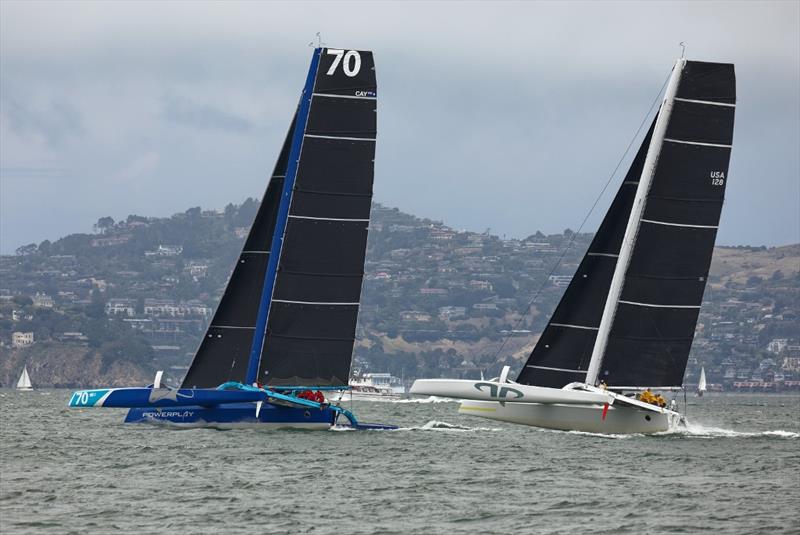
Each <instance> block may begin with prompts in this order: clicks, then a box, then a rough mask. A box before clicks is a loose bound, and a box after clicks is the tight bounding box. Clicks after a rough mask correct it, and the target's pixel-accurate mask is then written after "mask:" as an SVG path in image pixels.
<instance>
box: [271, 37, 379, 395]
mask: <svg viewBox="0 0 800 535" xmlns="http://www.w3.org/2000/svg"><path fill="white" fill-rule="evenodd" d="M318 53H319V56H318V58H317V67H316V72H315V73H314V77H313V85H312V90H311V91H310V94H306V95H304V97H303V98H305V99H308V101H307V102H306V107H305V108H304V107H303V106H302V105H301V113H302V112H303V111H304V112H305V117H303V116H302V115H301V116H300V118H299V119H298V124H302V126H303V129H302V131H300V132H297V133H296V135H295V137H296V140H298V141H299V142H300V143H299V146H297V147H293V151H294V150H297V152H296V153H295V152H292V155H294V154H296V155H297V156H296V160H295V161H296V166H295V167H294V169H292V167H293V166H292V163H294V162H292V163H290V165H289V168H290V171H289V172H288V173H287V176H289V175H291V174H293V173H292V171H293V170H294V171H295V173H294V176H293V177H291V178H292V180H293V183H289V182H287V183H286V185H285V189H286V188H291V190H290V191H288V192H287V191H285V192H284V195H285V196H286V197H287V198H286V200H287V202H288V203H289V204H288V206H287V208H288V210H287V211H288V213H287V215H286V219H285V220H284V221H280V220H279V226H280V223H282V224H283V227H284V232H283V234H282V235H281V236H278V230H276V238H278V239H279V241H280V247H279V249H280V252H279V257H276V259H275V260H276V275H275V280H274V288H273V292H272V296H271V297H272V299H271V302H270V304H269V313H268V319H267V324H266V332H265V336H264V339H263V343H262V345H261V354H260V363H259V367H258V375H257V381H258V382H259V383H262V384H266V385H270V386H290V385H291V386H346V385H347V382H348V378H349V373H350V362H351V359H352V352H353V344H354V341H355V330H356V321H357V318H358V309H359V302H360V297H361V281H362V278H363V272H364V257H365V254H366V244H367V229H368V225H369V216H370V206H371V201H372V181H373V171H374V160H375V135H376V112H377V110H376V104H377V102H376V83H375V67H374V62H373V57H372V53H371V52H368V51H356V50H335V49H329V48H326V49H322V50H320V51H318ZM304 119H305V120H304ZM292 158H293V156H290V161H291V160H292ZM287 180H288V179H287ZM287 193H288V196H287ZM273 241H275V239H273ZM273 249H274V248H273ZM268 276H269V274H268Z"/></svg>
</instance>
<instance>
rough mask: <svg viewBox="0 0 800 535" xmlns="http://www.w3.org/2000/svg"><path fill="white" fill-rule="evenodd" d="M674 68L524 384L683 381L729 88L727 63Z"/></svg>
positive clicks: (727, 125)
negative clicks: (665, 93)
mask: <svg viewBox="0 0 800 535" xmlns="http://www.w3.org/2000/svg"><path fill="white" fill-rule="evenodd" d="M675 68H676V69H679V71H678V72H676V73H674V74H673V80H676V82H673V83H671V84H670V87H669V88H668V90H667V93H668V94H667V95H666V97H665V100H664V103H663V104H662V107H661V110H660V112H659V116H657V117H656V119H655V120H654V122H653V125H652V126H651V128H650V131H649V132H648V134H647V136H646V138H645V140H644V143H643V144H642V146H641V147H640V149H639V151H638V153H637V155H636V157H635V159H634V161H633V164H632V165H631V168H630V170H629V171H628V174H627V176H626V177H625V180H624V181H623V183H622V185H621V186H620V189H619V191H618V192H617V195H616V197H615V199H614V201H613V202H612V204H611V207H610V209H609V211H608V213H607V214H606V217H605V219H604V220H603V223H602V224H601V225H600V228H599V230H598V232H597V235H596V236H595V238H594V239H593V241H592V243H591V245H590V246H589V251H588V252H587V253H586V255H585V256H584V258H583V260H582V261H581V264H580V265H579V266H578V270H577V272H576V274H575V276H574V277H573V280H572V282H571V283H570V285H569V287H568V288H567V291H566V292H565V294H564V296H563V297H562V299H561V302H560V303H559V305H558V307H557V308H556V310H555V312H554V313H553V316H552V318H551V320H550V322H549V323H548V325H547V327H546V328H545V330H544V332H543V333H542V336H541V338H540V339H539V341H538V343H537V344H536V346H535V347H534V349H533V352H532V353H531V355H530V357H529V359H528V362H527V363H526V365H525V367H524V368H523V369H522V371H521V372H520V374H519V377H518V378H517V382H519V383H521V384H529V385H535V386H545V387H554V388H559V387H562V386H564V385H566V384H569V383H571V382H586V383H589V384H592V385H594V384H596V383H598V382H600V381H602V382H604V383H606V384H607V385H608V386H610V387H617V388H622V387H673V386H681V384H682V383H683V375H684V372H685V370H686V363H687V360H688V356H689V350H690V348H691V344H692V340H693V338H694V329H695V327H696V324H697V318H698V314H699V309H700V303H701V301H702V298H703V292H704V290H705V286H706V280H707V278H708V271H709V268H710V263H711V255H712V252H713V248H714V241H715V239H716V233H717V226H718V225H719V218H720V213H721V209H722V203H723V200H724V195H725V186H726V183H727V175H728V163H729V159H730V150H731V144H732V138H733V120H734V112H735V102H736V89H735V75H734V69H733V65H730V64H720V63H704V62H693V61H685V60H680V61H679V62H678V63H677V64H676V67H675ZM665 110H666V112H665Z"/></svg>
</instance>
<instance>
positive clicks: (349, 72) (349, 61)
mask: <svg viewBox="0 0 800 535" xmlns="http://www.w3.org/2000/svg"><path fill="white" fill-rule="evenodd" d="M328 55H329V56H333V62H332V63H331V66H330V68H329V69H328V72H327V73H325V74H326V75H327V76H333V74H334V73H335V72H336V67H338V66H339V64H340V63H341V64H342V71H343V72H344V74H345V76H347V77H348V78H352V77H353V76H355V75H356V74H358V71H360V70H361V54H359V53H358V51H356V50H348V51H347V52H346V53H345V51H344V50H338V49H335V48H329V49H328Z"/></svg>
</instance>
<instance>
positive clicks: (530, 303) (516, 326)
mask: <svg viewBox="0 0 800 535" xmlns="http://www.w3.org/2000/svg"><path fill="white" fill-rule="evenodd" d="M671 74H672V70H671V69H670V71H669V73H667V77H666V78H664V83H663V84H661V89H659V90H658V93H656V97H655V98H654V99H653V102H652V103H651V104H650V108H649V109H648V110H647V113H646V114H645V115H644V117H643V118H642V122H641V123H640V124H639V128H637V129H636V133H635V134H634V135H633V137H632V138H631V140H630V142H629V143H628V146H627V148H626V149H625V152H623V153H622V156H620V158H619V161H618V162H617V165H616V166H615V167H614V170H613V171H612V172H611V175H610V176H609V177H608V180H607V181H606V184H605V186H603V189H602V190H600V193H599V194H598V195H597V198H596V199H595V200H594V203H593V204H592V206H591V208H589V211H588V212H587V213H586V216H585V217H584V218H583V221H582V222H581V224H580V226H579V227H578V230H577V231H575V232H573V233H572V236H570V238H569V241H568V242H567V245H565V246H564V249H563V250H562V251H561V254H560V255H559V257H558V258H557V259H556V263H555V265H553V269H551V270H550V273H548V274H547V277H546V278H545V279H544V280H543V282H542V285H541V286H539V289H538V290H537V291H536V293H535V294H534V295H533V298H532V299H531V300H530V301H528V304H527V305H526V306H525V310H524V312H523V313H522V315H521V316H520V317H519V319H518V320H517V322H516V323H515V324H514V329H513V330H517V329H519V326H520V324H522V320H524V319H525V318H526V317H527V316H528V313H529V312H530V311H531V307H532V306H533V303H535V302H536V300H537V299H538V298H539V295H540V294H541V293H542V291H543V290H544V287H545V286H546V285H547V283H548V282H549V281H550V276H551V275H553V273H555V271H556V269H558V267H559V266H560V265H561V262H562V261H563V260H564V257H565V256H566V254H567V251H569V248H570V247H571V246H572V244H573V243H574V242H575V237H576V236H578V234H580V233H581V230H583V227H584V225H586V221H588V220H589V217H590V216H591V215H592V212H594V209H595V208H597V204H598V203H599V202H600V199H601V198H602V197H603V195H604V194H605V192H606V190H607V189H608V186H609V185H610V184H611V181H612V180H614V177H615V176H616V175H617V171H619V168H620V166H621V165H622V162H623V161H624V160H625V157H626V156H627V155H628V152H630V150H631V147H632V146H633V144H634V142H635V141H636V139H637V138H638V137H639V134H640V133H641V131H642V128H643V127H644V125H645V124H647V119H648V117H650V114H651V113H652V112H653V108H655V106H656V104H658V101H659V100H660V98H661V94H662V93H663V92H664V88H665V87H667V83H668V82H669V78H670V76H671ZM509 338H511V333H509V334H507V335H506V337H505V338H503V342H502V344H500V348H499V349H498V350H497V352H496V353H495V354H494V358H493V360H497V357H498V356H500V353H501V352H502V351H503V349H504V348H505V347H506V344H507V343H508V340H509Z"/></svg>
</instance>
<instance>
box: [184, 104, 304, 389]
mask: <svg viewBox="0 0 800 535" xmlns="http://www.w3.org/2000/svg"><path fill="white" fill-rule="evenodd" d="M294 124H295V121H294V120H292V126H291V127H290V128H289V133H288V134H287V135H286V141H284V143H283V148H282V149H281V153H280V155H279V156H278V162H277V163H276V164H275V170H274V171H273V173H272V177H271V178H270V181H269V185H268V186H267V191H266V193H264V197H263V199H262V200H261V206H259V208H258V212H257V213H256V217H255V219H254V220H253V225H252V226H251V227H250V233H249V234H248V236H247V240H246V241H245V243H244V247H243V248H242V253H241V254H240V255H239V259H238V260H237V262H236V266H235V267H234V268H233V273H232V274H231V277H230V279H229V280H228V285H227V286H226V287H225V293H224V294H223V295H222V299H221V300H220V302H219V305H218V306H217V310H216V312H215V313H214V317H213V319H212V320H211V324H210V325H209V327H208V330H207V331H206V334H205V336H204V337H203V341H202V342H201V343H200V347H199V348H198V350H197V353H195V356H194V360H192V365H191V366H190V367H189V371H188V372H187V373H186V377H185V378H184V380H183V383H182V384H181V388H213V387H216V386H218V385H220V384H221V383H224V382H226V381H237V382H244V380H245V376H246V373H247V363H248V359H249V355H250V346H251V344H252V341H253V333H254V332H255V328H256V319H257V316H258V305H259V301H260V299H261V291H260V290H261V287H262V286H263V284H264V276H265V274H266V271H267V263H268V260H269V254H270V244H271V243H272V233H273V231H274V230H275V218H276V216H277V214H278V202H279V201H280V195H281V190H282V189H283V180H284V176H285V175H286V164H287V162H288V159H289V149H290V147H291V143H292V134H293V131H294Z"/></svg>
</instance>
